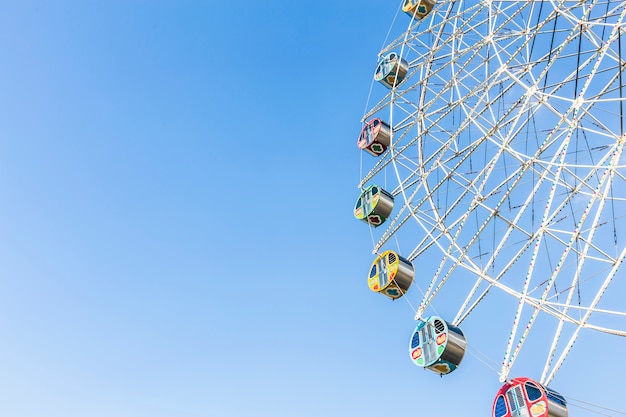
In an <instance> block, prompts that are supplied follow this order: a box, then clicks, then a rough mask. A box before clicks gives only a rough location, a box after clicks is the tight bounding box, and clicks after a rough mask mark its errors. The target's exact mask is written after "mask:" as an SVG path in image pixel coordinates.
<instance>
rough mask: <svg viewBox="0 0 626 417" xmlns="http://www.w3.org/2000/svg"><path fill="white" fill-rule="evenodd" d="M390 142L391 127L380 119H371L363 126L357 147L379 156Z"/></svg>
mask: <svg viewBox="0 0 626 417" xmlns="http://www.w3.org/2000/svg"><path fill="white" fill-rule="evenodd" d="M390 143H391V128H390V127H389V125H388V124H387V123H385V122H383V121H382V120H380V119H372V120H370V121H369V122H367V123H366V124H365V126H363V129H362V130H361V134H360V135H359V141H358V142H357V144H358V145H359V149H361V150H363V151H365V152H367V153H369V154H371V155H374V156H380V155H381V154H382V153H383V152H385V150H387V148H388V147H389V144H390Z"/></svg>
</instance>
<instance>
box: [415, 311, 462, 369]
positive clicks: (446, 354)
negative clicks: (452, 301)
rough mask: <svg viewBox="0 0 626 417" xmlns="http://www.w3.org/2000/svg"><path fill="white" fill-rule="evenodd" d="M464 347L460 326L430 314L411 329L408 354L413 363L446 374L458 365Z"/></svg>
mask: <svg viewBox="0 0 626 417" xmlns="http://www.w3.org/2000/svg"><path fill="white" fill-rule="evenodd" d="M465 347H466V343H465V335H464V334H463V331H462V330H461V329H460V328H458V327H456V326H453V325H452V324H450V323H448V322H446V321H445V320H443V319H441V318H439V317H436V316H431V317H429V318H427V319H426V320H425V321H422V322H420V324H418V325H417V327H416V328H415V330H414V331H413V334H412V335H411V341H410V342H409V355H410V356H411V360H412V361H413V363H414V364H415V365H417V366H420V367H422V368H426V369H429V370H431V371H433V372H436V373H438V374H439V375H446V374H449V373H450V372H452V371H454V370H455V369H456V368H457V367H458V366H459V364H460V363H461V360H463V356H464V355H465Z"/></svg>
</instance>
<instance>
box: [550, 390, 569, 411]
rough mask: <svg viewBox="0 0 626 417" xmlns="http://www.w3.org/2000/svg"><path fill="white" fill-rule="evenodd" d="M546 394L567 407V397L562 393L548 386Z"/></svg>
mask: <svg viewBox="0 0 626 417" xmlns="http://www.w3.org/2000/svg"><path fill="white" fill-rule="evenodd" d="M546 395H547V396H548V399H550V400H552V401H554V402H555V403H557V404H561V405H562V406H563V407H567V403H566V402H565V398H563V397H562V396H561V394H559V393H557V392H555V391H552V390H551V389H549V388H546Z"/></svg>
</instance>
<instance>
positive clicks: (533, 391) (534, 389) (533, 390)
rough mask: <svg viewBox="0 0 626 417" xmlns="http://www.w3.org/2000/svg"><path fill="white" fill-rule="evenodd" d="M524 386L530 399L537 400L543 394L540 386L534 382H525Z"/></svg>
mask: <svg viewBox="0 0 626 417" xmlns="http://www.w3.org/2000/svg"><path fill="white" fill-rule="evenodd" d="M524 387H525V388H526V395H527V396H528V400H529V401H537V400H538V399H539V398H541V397H542V395H543V393H542V392H541V390H540V389H539V387H538V386H537V385H535V384H533V383H532V382H527V383H526V384H524Z"/></svg>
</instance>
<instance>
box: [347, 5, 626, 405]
mask: <svg viewBox="0 0 626 417" xmlns="http://www.w3.org/2000/svg"><path fill="white" fill-rule="evenodd" d="M625 18H626V2H623V1H572V0H561V1H495V0H484V1H478V0H475V1H461V0H459V1H452V0H449V1H437V2H435V1H434V0H405V1H402V2H401V5H400V8H399V16H397V17H396V19H395V23H394V24H393V25H392V29H390V37H389V38H388V39H387V40H386V42H385V45H384V47H383V48H382V50H381V51H380V54H379V60H378V65H377V66H376V70H375V73H374V82H373V83H374V85H373V86H372V91H371V94H370V99H369V102H368V106H367V109H366V111H365V114H364V117H363V120H362V121H363V128H362V130H361V133H360V135H359V137H358V142H357V144H358V147H359V148H360V149H361V150H362V151H363V152H361V154H362V163H361V166H362V169H361V182H360V184H359V188H360V190H361V191H360V195H359V196H358V199H357V201H356V204H355V207H354V214H355V217H356V218H357V219H359V220H362V221H364V222H365V223H367V224H368V225H369V226H370V228H371V229H370V230H371V236H372V241H373V249H374V253H375V255H376V256H375V259H374V261H373V263H372V265H371V267H370V270H369V275H368V284H369V287H370V289H371V290H372V291H375V292H377V293H380V294H382V295H385V296H386V297H388V298H391V299H400V298H405V299H408V300H410V301H411V302H414V304H410V305H411V307H412V308H413V309H414V313H415V318H416V320H418V325H417V327H416V328H415V329H414V330H413V333H412V335H411V336H410V337H409V354H410V359H411V360H412V361H413V362H414V363H415V364H416V365H418V366H421V367H424V368H427V369H430V370H432V371H434V372H436V373H438V374H442V375H443V374H447V373H450V372H453V371H455V370H456V369H457V367H459V365H460V363H461V361H462V359H463V356H464V354H465V351H466V349H467V341H466V336H468V335H466V334H465V331H464V330H463V323H464V322H465V321H466V320H470V319H471V317H472V316H473V315H474V314H475V313H476V314H479V313H477V312H479V311H480V310H481V308H483V306H484V305H486V304H488V303H490V302H491V303H495V304H493V305H498V314H499V315H506V316H507V319H508V323H509V324H508V329H509V330H510V332H508V333H505V334H504V335H503V337H502V340H501V346H502V357H501V360H500V362H499V364H498V365H499V366H498V374H499V378H500V381H501V382H502V383H504V386H503V387H502V389H501V391H500V392H499V393H497V394H496V397H495V400H494V403H493V409H492V414H493V416H495V417H504V416H518V415H519V416H522V415H524V416H528V415H532V416H534V417H538V416H551V417H553V416H566V415H567V403H566V401H565V399H564V398H563V397H562V396H561V395H560V394H559V393H557V392H556V391H554V390H552V389H551V388H549V387H548V385H549V384H550V383H551V382H552V380H553V379H554V377H555V375H556V374H557V372H558V371H559V369H561V367H562V365H563V364H564V362H565V360H566V358H567V357H568V355H569V354H570V352H571V351H572V348H573V346H574V344H575V343H576V341H577V340H578V339H579V337H580V335H581V334H582V333H585V332H599V333H606V334H609V335H611V336H613V337H616V338H619V337H624V336H626V302H624V301H623V297H620V296H618V294H617V293H616V292H615V290H614V289H615V288H616V287H618V286H619V285H622V288H623V284H622V282H623V281H625V280H626V276H625V274H626V272H625V271H624V268H622V264H623V261H624V258H625V257H626V153H625V152H624V144H625V142H626V126H625V122H626V114H625V111H626V103H625V102H626V86H625V85H624V84H625V83H626V74H624V69H625V67H626V22H625ZM394 30H395V31H394ZM622 34H624V36H622ZM622 51H624V54H622ZM433 259H435V260H436V261H434V262H433ZM414 287H418V288H417V289H415V288H414ZM441 306H444V307H445V311H446V313H447V314H448V315H449V316H446V317H443V316H442V315H440V314H438V313H437V309H439V308H441ZM433 311H434V314H432V313H433ZM535 332H541V334H542V341H541V344H542V345H543V349H542V350H541V351H542V353H541V355H536V354H535V360H537V361H541V362H542V365H541V372H539V373H538V374H537V375H536V376H533V378H532V379H531V378H527V377H512V374H511V372H512V370H513V369H514V365H515V364H516V361H517V359H518V358H519V357H520V354H521V353H522V352H523V351H524V349H523V348H525V345H526V344H527V341H528V340H529V339H530V338H531V337H530V336H531V335H532V334H533V333H535ZM516 371H517V369H516Z"/></svg>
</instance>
